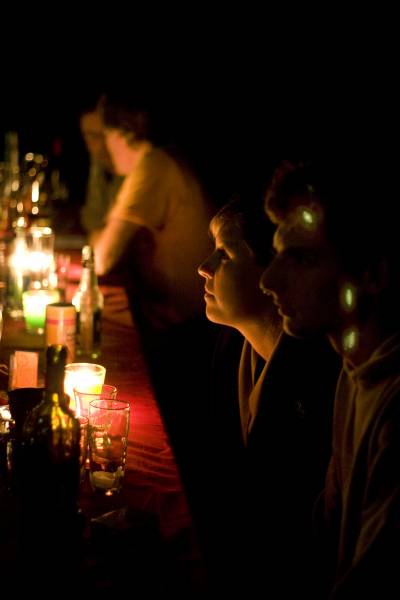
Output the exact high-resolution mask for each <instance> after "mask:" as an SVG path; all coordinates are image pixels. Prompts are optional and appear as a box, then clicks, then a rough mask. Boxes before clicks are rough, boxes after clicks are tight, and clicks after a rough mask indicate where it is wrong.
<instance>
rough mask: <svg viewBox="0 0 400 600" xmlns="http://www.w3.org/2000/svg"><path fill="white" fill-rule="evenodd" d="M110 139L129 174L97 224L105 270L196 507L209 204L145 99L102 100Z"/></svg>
mask: <svg viewBox="0 0 400 600" xmlns="http://www.w3.org/2000/svg"><path fill="white" fill-rule="evenodd" d="M100 109H101V114H102V119H103V122H104V127H105V136H106V143H107V148H108V150H109V152H110V156H111V158H112V162H113V164H114V166H115V169H116V171H117V173H118V174H120V175H123V176H125V181H124V183H123V185H122V187H121V189H120V192H119V194H118V196H117V199H116V202H115V204H114V205H113V207H112V209H111V211H110V212H109V214H108V216H107V220H106V224H105V226H104V228H103V229H102V230H99V231H95V232H92V234H91V236H90V239H91V243H92V245H93V246H94V250H95V260H96V270H97V273H98V274H99V275H104V274H106V273H110V272H112V271H114V270H115V269H120V270H121V272H123V273H124V279H125V284H126V289H127V294H128V297H129V302H130V307H131V312H132V315H133V319H134V322H135V324H136V326H137V328H138V331H139V334H140V336H141V341H142V347H143V350H144V354H145V357H146V359H147V364H148V367H149V373H150V376H151V380H152V384H153V387H154V390H155V394H156V399H157V401H158V404H159V407H160V410H161V413H162V416H163V419H164V422H165V424H166V428H167V431H168V433H169V437H170V440H171V444H172V446H173V448H174V451H175V456H176V458H177V463H178V467H179V468H180V470H181V475H182V479H183V483H184V485H185V487H186V491H187V495H188V499H189V502H191V503H192V509H193V511H194V512H195V511H196V507H195V506H194V505H196V506H199V505H201V495H202V490H203V488H204V477H205V474H204V471H205V465H204V448H203V445H204V434H205V431H206V429H207V427H208V425H209V417H208V411H209V406H208V404H207V390H208V385H209V373H210V371H211V356H212V348H213V345H214V335H215V334H214V328H213V326H212V325H211V324H210V323H209V322H208V321H207V319H206V318H205V316H204V311H203V290H202V285H201V282H200V279H199V277H198V275H197V266H198V264H199V263H200V262H201V261H202V260H203V259H204V257H205V256H207V254H208V253H209V252H210V249H211V240H210V238H209V236H208V223H209V220H210V218H211V215H212V213H213V207H212V204H211V203H210V201H209V199H208V198H207V197H206V196H205V194H204V192H203V189H202V185H201V183H200V182H199V180H198V179H197V178H196V177H195V175H194V174H193V172H192V171H191V169H190V168H189V167H188V165H187V164H186V163H185V162H184V161H183V160H182V159H181V158H180V157H179V158H178V157H177V156H176V155H172V154H171V153H170V152H168V151H167V150H166V149H164V148H163V147H161V146H160V145H159V143H158V140H159V134H158V131H159V130H157V131H156V127H155V120H154V118H153V117H155V115H154V113H152V111H151V108H149V106H148V105H147V103H146V102H145V101H143V100H142V99H139V98H138V97H137V96H134V97H132V96H131V95H127V94H126V93H124V94H120V93H118V92H114V93H110V94H108V95H106V96H104V97H103V98H102V100H101V102H100Z"/></svg>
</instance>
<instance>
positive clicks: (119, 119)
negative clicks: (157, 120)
mask: <svg viewBox="0 0 400 600" xmlns="http://www.w3.org/2000/svg"><path fill="white" fill-rule="evenodd" d="M98 107H99V109H100V112H101V115H102V118H103V121H104V124H105V126H106V128H108V129H117V130H118V131H120V132H122V134H123V135H124V136H125V137H126V138H127V140H128V142H134V141H144V140H150V139H151V130H150V114H149V112H150V110H149V106H148V105H147V103H146V100H145V99H144V98H143V97H140V96H139V95H138V94H132V93H129V94H128V93H115V92H114V93H113V92H108V93H105V94H103V95H102V96H101V98H100V100H99V103H98Z"/></svg>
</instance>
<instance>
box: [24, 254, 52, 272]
mask: <svg viewBox="0 0 400 600" xmlns="http://www.w3.org/2000/svg"><path fill="white" fill-rule="evenodd" d="M52 264H53V255H52V254H49V253H48V252H36V251H30V252H28V269H29V270H30V271H31V272H32V273H40V272H41V271H47V270H48V269H50V267H51V265H52Z"/></svg>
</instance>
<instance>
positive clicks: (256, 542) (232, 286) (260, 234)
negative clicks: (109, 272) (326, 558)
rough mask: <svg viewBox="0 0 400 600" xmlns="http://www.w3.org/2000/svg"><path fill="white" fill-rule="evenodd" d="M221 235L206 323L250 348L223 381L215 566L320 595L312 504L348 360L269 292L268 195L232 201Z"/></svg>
mask: <svg viewBox="0 0 400 600" xmlns="http://www.w3.org/2000/svg"><path fill="white" fill-rule="evenodd" d="M210 231H211V235H212V238H213V240H214V245H215V249H214V251H213V252H212V254H211V255H210V256H209V257H208V258H207V259H206V260H205V261H204V262H203V263H202V264H201V265H200V266H199V269H198V271H199V274H200V275H201V276H202V277H203V278H204V287H205V305H206V314H207V317H208V318H209V319H210V320H211V321H213V322H214V323H219V324H221V325H224V326H227V327H229V328H233V329H234V330H236V332H239V333H240V334H241V339H242V342H241V343H242V350H241V356H240V359H236V358H234V359H233V361H232V360H230V361H229V365H228V366H226V365H224V370H223V372H222V380H221V378H220V377H219V373H218V370H216V371H215V372H214V376H215V380H214V395H215V398H214V403H215V411H216V415H217V418H216V419H215V422H214V425H215V430H216V431H215V437H216V438H217V440H218V441H217V443H216V447H217V448H218V451H217V452H216V455H215V457H214V468H215V480H216V482H215V483H214V485H213V486H212V488H213V497H212V499H211V502H210V504H211V505H212V506H213V509H211V512H214V517H215V523H214V524H213V526H214V529H215V531H214V532H212V531H211V535H210V547H211V552H213V554H212V555H211V559H210V562H211V563H214V564H211V569H213V571H214V578H215V577H216V580H217V585H218V583H219V584H220V585H221V587H222V588H225V587H226V585H227V582H228V581H230V582H231V584H232V589H235V588H237V587H238V586H243V590H247V591H248V592H249V591H250V590H253V591H254V592H255V591H256V590H257V592H259V590H263V591H265V590H268V591H270V592H271V594H274V593H276V590H279V597H282V598H289V597H294V595H295V594H296V596H297V595H298V596H301V597H307V598H310V597H312V575H313V574H312V573H311V572H310V565H311V562H312V561H311V538H312V535H311V524H312V507H313V504H314V501H315V499H316V497H317V495H318V493H319V492H320V491H321V489H322V487H323V483H324V477H325V473H326V468H327V465H328V460H329V456H330V441H331V435H330V431H331V420H332V405H333V397H334V385H335V382H336V379H337V377H338V373H339V361H338V360H337V357H336V356H335V353H334V352H333V351H332V350H331V349H330V347H329V345H328V344H327V343H325V342H320V341H318V340H317V341H314V340H312V341H303V340H295V339H292V338H290V337H289V336H287V335H286V334H284V333H283V331H282V318H281V315H280V313H279V311H278V310H277V308H276V307H275V305H274V304H273V302H272V300H271V299H270V298H269V297H268V296H265V295H264V294H263V293H262V291H261V289H260V286H259V282H260V277H261V275H262V273H263V272H264V270H265V268H266V266H267V265H268V263H269V261H270V260H271V244H272V232H273V228H272V225H271V224H270V223H269V221H268V219H267V217H266V215H265V213H264V209H263V202H262V198H260V199H259V200H258V201H253V202H252V201H250V199H246V200H245V201H244V200H234V201H232V202H230V203H228V204H227V205H225V206H224V207H223V208H222V209H220V211H219V212H218V213H217V214H216V215H215V216H214V217H213V219H212V221H211V224H210ZM225 362H226V354H225V350H223V351H222V357H220V358H219V361H218V363H219V364H220V365H221V364H224V363H225ZM228 372H229V375H228ZM228 377H229V378H230V381H227V378H228ZM232 380H233V381H235V382H236V386H233V385H231V383H232ZM227 390H230V392H229V393H230V396H229V397H227ZM234 412H235V413H236V419H235V418H234V417H233V413H234ZM235 436H236V441H235ZM216 490H218V493H216ZM215 540H217V542H215ZM213 567H214V568H213ZM271 597H272V596H271ZM274 597H276V596H274Z"/></svg>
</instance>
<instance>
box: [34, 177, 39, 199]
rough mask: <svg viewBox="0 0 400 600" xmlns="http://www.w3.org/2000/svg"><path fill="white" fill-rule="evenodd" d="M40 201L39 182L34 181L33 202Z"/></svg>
mask: <svg viewBox="0 0 400 600" xmlns="http://www.w3.org/2000/svg"><path fill="white" fill-rule="evenodd" d="M38 200H39V182H38V181H32V202H37V201H38Z"/></svg>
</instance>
